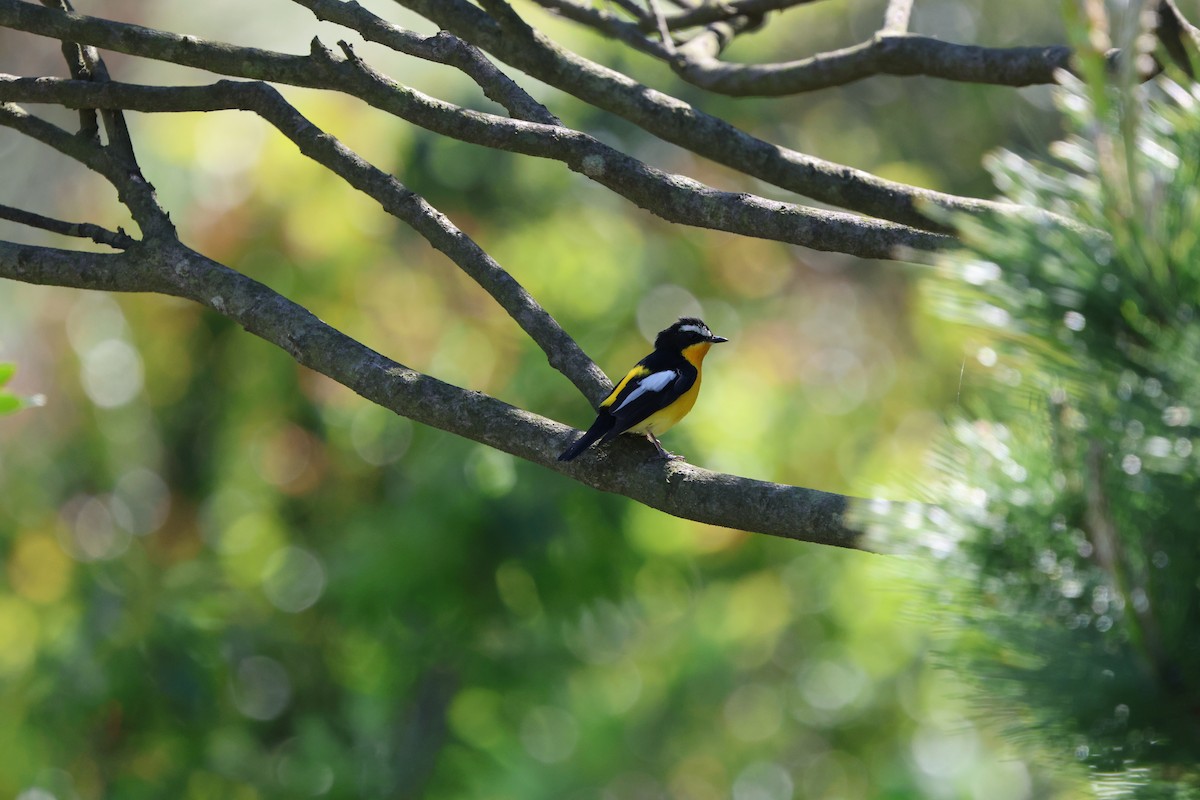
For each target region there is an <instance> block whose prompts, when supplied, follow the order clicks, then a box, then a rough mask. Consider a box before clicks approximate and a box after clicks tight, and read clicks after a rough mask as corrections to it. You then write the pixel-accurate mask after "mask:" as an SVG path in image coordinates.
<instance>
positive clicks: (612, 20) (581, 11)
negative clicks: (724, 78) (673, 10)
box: [484, 0, 674, 61]
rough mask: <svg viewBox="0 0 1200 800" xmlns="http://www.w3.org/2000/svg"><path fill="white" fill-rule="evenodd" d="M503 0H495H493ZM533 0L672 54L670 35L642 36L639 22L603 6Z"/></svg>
mask: <svg viewBox="0 0 1200 800" xmlns="http://www.w3.org/2000/svg"><path fill="white" fill-rule="evenodd" d="M504 1H505V0H496V2H504ZM534 2H535V3H537V4H538V5H539V6H542V7H543V8H548V9H550V10H551V11H555V12H557V13H558V14H560V15H562V16H563V17H564V18H566V19H569V20H571V21H573V22H578V23H580V24H582V25H586V26H588V27H589V28H594V29H595V30H598V31H600V32H601V33H603V34H605V35H606V36H610V37H612V38H613V39H616V40H617V41H620V42H624V43H625V44H627V45H629V46H630V47H632V48H633V49H634V50H640V51H641V52H643V53H648V54H650V55H652V56H654V57H656V58H661V59H663V60H664V61H669V60H670V59H671V57H672V56H673V55H674V45H673V44H672V45H668V44H667V42H669V41H671V38H670V35H668V36H667V37H666V38H665V39H664V40H663V41H661V42H656V41H654V40H653V39H649V38H647V37H646V31H645V30H644V29H643V28H642V26H641V25H638V24H636V23H633V22H626V21H625V20H623V19H621V18H620V17H618V16H617V15H616V14H614V13H612V12H611V11H608V10H607V9H604V8H596V7H595V6H593V5H590V4H587V3H576V2H574V0H534ZM484 7H485V8H488V7H489V6H488V3H485V4H484ZM650 19H651V23H650V24H651V26H656V25H657V22H655V21H654V20H655V17H654V16H651V17H650ZM664 24H665V23H664ZM654 29H655V28H654V27H651V28H650V30H654Z"/></svg>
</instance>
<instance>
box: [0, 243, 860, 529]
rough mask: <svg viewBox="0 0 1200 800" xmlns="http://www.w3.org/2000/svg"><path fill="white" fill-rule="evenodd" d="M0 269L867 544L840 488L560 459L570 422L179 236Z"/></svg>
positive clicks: (416, 408) (1, 249)
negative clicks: (119, 297)
mask: <svg viewBox="0 0 1200 800" xmlns="http://www.w3.org/2000/svg"><path fill="white" fill-rule="evenodd" d="M0 277H4V278H11V279H13V280H19V281H23V282H26V283H35V284H47V285H54V286H71V287H75V288H81V289H101V290H105V291H114V292H146V291H151V292H158V293H161V294H168V295H173V296H176V297H183V298H187V299H190V300H194V301H195V302H198V303H200V304H202V305H204V306H207V307H208V308H211V309H212V310H214V311H216V312H217V313H219V314H221V315H223V316H225V317H228V318H229V319H232V320H234V321H235V322H237V323H238V324H240V325H241V326H242V327H244V328H245V329H246V330H247V331H249V332H250V333H252V334H254V335H256V336H259V337H260V338H262V339H265V340H266V341H268V342H271V343H272V344H275V345H276V346H278V347H280V348H282V349H283V350H285V351H287V352H288V353H289V354H290V355H291V356H292V357H293V358H294V359H295V360H296V361H297V362H299V363H300V364H303V365H304V366H306V367H308V368H310V369H312V370H315V371H316V372H320V373H321V374H323V375H326V376H328V377H330V378H332V379H333V380H335V381H337V382H338V383H340V384H342V385H344V386H346V387H348V388H350V389H352V390H354V391H355V392H357V393H358V394H360V395H362V396H363V397H365V398H366V399H367V400H370V401H371V402H373V403H377V404H378V405H381V406H383V407H384V408H387V409H389V410H391V411H394V412H395V413H397V414H400V415H401V416H404V417H407V418H409V419H412V420H415V421H417V422H420V423H423V424H425V425H430V426H432V427H435V428H440V429H441V430H444V431H448V432H450V433H454V434H456V435H459V436H462V437H464V438H467V439H471V440H472V441H476V442H479V443H481V444H485V445H488V446H489V447H494V448H496V449H498V450H503V451H504V452H506V453H510V454H512V455H514V456H517V457H519V458H523V459H525V460H527V461H531V462H533V463H535V464H539V465H541V466H544V467H546V468H547V469H551V470H554V471H556V472H560V473H562V474H564V475H566V476H568V477H570V478H572V479H574V480H577V481H579V482H580V483H583V484H585V485H588V486H591V487H593V488H595V489H599V490H601V491H606V492H614V493H617V494H620V495H623V496H625V497H628V498H630V499H632V500H636V501H638V502H640V503H643V504H645V505H647V506H650V507H651V508H656V509H658V510H660V511H663V512H666V513H668V514H671V515H674V516H678V517H682V518H684V519H691V520H696V521H698V522H704V523H708V524H712V525H722V526H725V527H731V528H736V529H739V530H746V531H750V532H755V533H765V534H769V535H772V536H782V537H785V538H789V539H795V540H798V541H806V542H814V543H817V544H826V545H832V546H836V547H848V548H862V547H864V546H865V542H864V541H863V538H862V535H861V533H860V532H859V531H858V530H856V529H853V528H851V527H849V525H848V523H847V521H846V518H845V514H846V510H847V507H848V505H849V503H850V502H851V499H850V498H847V497H845V496H842V495H837V494H831V493H828V492H821V491H817V490H814V489H805V488H802V487H797V486H786V485H783V484H777V483H770V482H768V481H758V480H753V479H750V478H742V477H737V476H734V475H726V474H721V473H715V472H711V471H709V470H705V469H701V468H699V467H694V466H691V465H690V464H682V463H679V462H666V461H663V460H661V459H658V458H656V457H655V456H654V453H653V450H652V449H651V448H650V446H649V445H648V444H646V443H645V442H642V441H640V440H635V439H633V438H631V437H627V438H625V439H623V440H621V441H619V442H615V443H613V444H612V445H611V446H609V447H607V448H605V449H604V450H603V451H600V452H598V453H597V454H596V455H594V456H589V457H588V458H581V459H579V460H577V461H573V462H569V463H563V462H560V461H558V460H557V456H558V453H559V452H560V451H561V450H562V448H563V446H564V445H565V444H566V443H567V442H568V441H570V440H571V439H572V438H573V437H574V436H576V435H577V434H578V431H575V430H574V429H572V428H570V427H568V426H566V425H561V424H559V423H557V422H554V421H552V420H549V419H546V418H544V417H541V416H538V415H536V414H532V413H530V412H528V411H523V410H521V409H519V408H514V407H513V406H510V405H508V404H506V403H503V402H501V401H499V400H496V399H495V398H493V397H489V396H487V395H485V394H482V393H480V392H472V391H467V390H465V389H460V388H458V387H456V386H451V385H450V384H447V383H443V382H442V381H439V380H437V379H436V378H432V377H430V376H428V375H424V374H422V373H420V372H417V371H415V370H412V369H409V368H408V367H406V366H404V365H403V364H399V363H397V362H395V361H392V360H391V359H388V358H386V357H385V356H383V355H380V354H379V353H377V352H375V351H374V350H371V349H370V348H368V347H366V346H365V345H363V344H361V343H360V342H357V341H355V340H354V339H352V338H350V337H349V336H346V335H345V334H343V333H341V332H340V331H338V330H336V329H334V328H332V327H330V326H329V325H327V324H325V323H324V322H322V321H321V320H319V319H317V317H315V316H313V314H311V313H310V312H309V311H307V310H306V309H304V308H302V307H301V306H299V305H297V304H296V303H293V302H292V301H290V300H288V299H287V298H286V297H283V296H282V295H280V294H277V293H276V292H274V291H272V290H271V289H270V288H268V287H266V286H264V285H263V284H261V283H258V282H257V281H254V280H252V279H251V278H248V277H246V276H245V275H242V274H240V273H238V272H235V271H233V270H231V269H229V268H228V267H225V266H223V265H221V264H218V263H216V262H214V261H212V260H210V259H208V258H205V257H204V256H202V255H200V254H198V253H195V252H193V251H192V250H189V249H188V248H187V247H185V246H183V245H181V244H179V243H178V242H165V243H157V242H154V243H151V242H147V243H139V244H137V245H136V246H134V247H131V248H130V249H129V250H127V251H125V252H124V253H116V254H100V253H80V252H75V251H69V250H56V249H52V248H46V247H34V246H30V245H18V244H13V243H10V242H0Z"/></svg>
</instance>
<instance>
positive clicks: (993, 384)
mask: <svg viewBox="0 0 1200 800" xmlns="http://www.w3.org/2000/svg"><path fill="white" fill-rule="evenodd" d="M1098 97H1099V98H1103V100H1104V102H1103V104H1102V105H1101V107H1099V108H1098V107H1097V105H1096V104H1095V103H1094V102H1093V100H1095V99H1096V98H1098ZM1198 97H1200V94H1198V93H1197V91H1196V89H1195V88H1185V87H1184V86H1181V85H1179V84H1177V83H1164V84H1162V85H1160V86H1146V87H1143V88H1140V89H1137V90H1135V91H1131V92H1129V93H1125V94H1122V93H1118V92H1116V91H1111V90H1109V91H1106V92H1100V93H1097V92H1096V91H1094V90H1092V89H1090V88H1088V87H1087V86H1085V85H1083V84H1076V83H1071V84H1069V85H1067V86H1066V87H1064V88H1063V89H1061V90H1060V92H1059V103H1060V106H1061V108H1062V111H1063V113H1064V116H1065V117H1066V119H1067V120H1068V122H1069V125H1070V129H1071V134H1070V135H1069V136H1068V137H1067V138H1066V139H1064V140H1063V141H1062V142H1060V143H1058V145H1057V146H1056V147H1054V148H1053V150H1052V152H1053V154H1054V155H1055V156H1056V157H1057V158H1058V159H1059V163H1057V164H1045V163H1034V162H1030V161H1026V160H1024V159H1021V158H1019V157H1017V156H1015V155H1013V154H1011V153H1002V154H1000V155H998V156H997V157H995V158H994V159H992V162H991V167H992V170H993V172H994V174H995V177H996V181H997V183H998V185H1000V186H1001V187H1002V188H1003V189H1004V190H1005V192H1006V194H1007V196H1008V197H1009V198H1011V199H1012V200H1014V201H1017V202H1020V203H1026V204H1030V205H1034V206H1038V207H1041V208H1046V209H1049V210H1051V211H1053V212H1055V213H1057V214H1061V215H1062V216H1063V217H1065V218H1066V219H1067V220H1069V221H1070V222H1067V223H1063V222H1060V221H1056V220H1052V219H1049V218H1046V217H1041V218H1038V217H1031V216H1017V215H1013V216H998V217H992V218H989V219H983V220H979V219H973V220H961V230H962V232H963V235H964V240H965V243H966V247H965V249H963V250H962V251H960V252H958V253H955V254H953V255H951V256H949V257H948V258H947V259H946V260H945V261H944V263H943V264H942V266H941V267H940V269H939V270H938V271H937V274H936V276H935V277H934V278H933V280H932V281H931V297H932V298H933V299H934V302H935V304H936V305H937V306H938V308H940V310H941V311H942V312H943V313H944V314H946V315H948V316H951V317H952V318H954V319H956V320H959V321H966V322H969V323H972V324H974V325H976V326H978V327H980V328H982V329H985V330H988V331H990V332H991V334H992V337H991V338H992V341H990V342H989V343H988V344H987V345H985V346H983V347H981V348H980V350H979V352H978V353H977V360H978V361H979V362H980V363H981V364H982V365H983V366H984V367H986V368H989V369H990V371H991V373H992V376H991V380H990V382H989V387H988V389H987V390H986V391H985V392H984V393H983V396H982V397H981V398H978V399H976V400H974V401H968V404H969V405H970V406H971V407H972V408H973V415H972V417H973V421H972V420H969V419H967V418H963V419H962V420H961V421H959V422H957V423H955V424H954V426H953V432H952V436H951V441H950V442H949V443H948V444H946V445H945V446H944V447H943V448H942V449H941V450H940V451H939V453H938V456H937V462H938V466H939V471H940V474H941V483H940V486H939V487H938V488H939V494H940V497H941V499H942V501H943V503H944V510H939V511H937V512H934V513H932V514H930V515H929V519H928V520H927V524H926V525H925V526H924V527H925V530H924V537H925V538H924V541H925V542H926V543H927V544H932V545H933V546H934V547H935V548H936V549H937V550H938V551H939V552H941V553H942V554H944V555H947V563H948V564H950V565H953V568H954V573H955V574H957V575H959V576H960V581H959V583H958V586H959V587H960V590H961V591H960V593H959V595H958V596H957V602H956V603H955V604H954V605H953V609H952V610H953V614H954V615H955V616H956V618H957V619H958V621H959V623H960V625H961V626H965V627H960V628H959V638H958V639H957V640H956V642H955V645H954V646H953V650H952V653H951V654H950V655H949V656H948V658H949V660H950V661H951V663H953V664H954V665H955V666H956V668H958V669H960V670H962V671H963V672H964V673H966V674H970V675H973V676H974V677H975V679H976V681H977V700H978V702H979V703H980V705H982V706H984V707H985V708H986V709H987V711H988V713H989V715H990V716H991V717H992V718H993V719H997V720H1000V721H1002V722H1003V724H1004V725H1005V726H1006V727H1007V728H1008V729H1009V730H1010V732H1012V733H1014V734H1015V735H1018V736H1020V737H1021V738H1023V739H1025V740H1027V741H1033V742H1038V743H1039V744H1040V745H1042V746H1043V747H1044V748H1045V749H1046V751H1047V752H1049V753H1052V754H1054V757H1055V758H1057V759H1058V760H1060V761H1066V760H1068V759H1070V758H1072V757H1073V758H1074V759H1077V760H1078V761H1080V762H1082V763H1083V764H1085V765H1087V766H1088V767H1089V768H1090V770H1091V773H1092V776H1093V782H1094V784H1095V786H1096V788H1097V790H1098V791H1103V792H1105V793H1106V796H1117V795H1126V794H1131V795H1135V796H1138V797H1167V796H1170V797H1195V796H1200V772H1197V770H1196V767H1195V765H1196V764H1197V763H1198V762H1200V677H1198V676H1200V637H1198V636H1197V631H1200V582H1198V581H1197V576H1198V575H1200V538H1198V537H1197V535H1196V520H1197V518H1198V515H1200V463H1198V457H1200V453H1197V452H1195V443H1196V435H1197V427H1196V423H1197V411H1198V410H1200V319H1197V311H1198V309H1200V263H1198V260H1197V255H1196V243H1197V235H1198V231H1200V114H1198V113H1197V109H1198V108H1200V101H1198V99H1197V98H1198ZM964 287H966V288H964Z"/></svg>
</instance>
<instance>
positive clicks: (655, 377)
mask: <svg viewBox="0 0 1200 800" xmlns="http://www.w3.org/2000/svg"><path fill="white" fill-rule="evenodd" d="M678 377H679V373H678V372H677V371H676V370H673V369H664V370H663V371H662V372H655V373H652V374H650V375H647V376H646V377H644V378H642V379H641V381H639V382H638V385H637V388H636V389H634V390H633V391H632V392H630V393H629V397H626V398H625V399H624V400H622V401H621V405H619V406H617V407H616V408H614V409H613V411H612V413H614V414H616V413H617V412H618V411H620V410H621V409H622V408H624V407H625V406H627V405H629V404H630V403H632V402H633V401H634V400H636V399H638V398H639V397H641V396H642V395H644V394H646V393H647V392H661V391H662V390H663V389H665V388H667V386H668V385H670V383H671V382H672V381H674V380H675V379H676V378H678Z"/></svg>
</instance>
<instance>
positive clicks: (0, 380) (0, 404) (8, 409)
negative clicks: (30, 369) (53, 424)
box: [0, 362, 45, 416]
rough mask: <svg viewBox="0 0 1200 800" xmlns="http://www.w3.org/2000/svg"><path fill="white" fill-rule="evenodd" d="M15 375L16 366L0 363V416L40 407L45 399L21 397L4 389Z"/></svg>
mask: <svg viewBox="0 0 1200 800" xmlns="http://www.w3.org/2000/svg"><path fill="white" fill-rule="evenodd" d="M16 373H17V365H16V364H11V363H7V362H0V416H4V415H6V414H12V413H14V412H17V411H20V410H21V409H23V408H30V407H31V406H40V405H42V404H43V403H44V402H45V399H44V398H43V397H42V396H41V395H34V396H33V397H21V396H20V395H17V394H13V393H12V392H11V391H9V390H8V389H6V388H5V386H7V385H8V382H9V381H11V380H12V378H13V375H15V374H16Z"/></svg>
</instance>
